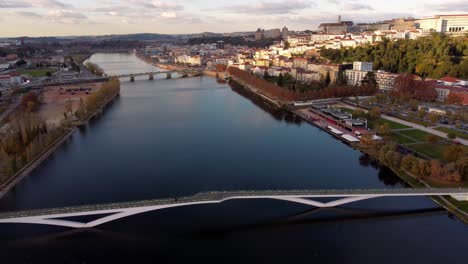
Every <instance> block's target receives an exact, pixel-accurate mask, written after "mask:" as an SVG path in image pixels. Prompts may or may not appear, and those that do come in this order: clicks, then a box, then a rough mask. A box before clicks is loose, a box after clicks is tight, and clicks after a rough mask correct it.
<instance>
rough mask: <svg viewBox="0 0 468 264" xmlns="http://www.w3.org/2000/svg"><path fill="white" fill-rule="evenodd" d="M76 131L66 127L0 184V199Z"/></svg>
mask: <svg viewBox="0 0 468 264" xmlns="http://www.w3.org/2000/svg"><path fill="white" fill-rule="evenodd" d="M75 131H76V128H75V127H73V128H71V129H67V130H66V131H65V133H64V134H62V135H61V136H59V138H57V139H56V140H55V141H54V142H52V143H51V144H50V145H49V146H48V147H47V148H46V149H45V150H44V151H43V152H42V153H40V154H39V155H37V156H36V158H34V159H33V160H32V161H30V162H29V163H28V164H26V166H24V167H23V168H22V169H20V170H19V171H18V172H17V173H15V175H13V176H12V177H11V178H9V179H8V180H7V181H6V182H5V183H3V184H2V185H1V186H0V199H1V198H2V197H3V196H4V195H5V194H7V193H8V192H9V191H10V190H11V189H13V188H14V187H15V186H16V185H17V184H18V183H20V182H21V181H22V180H23V179H24V178H26V177H27V176H28V175H29V174H30V173H31V172H33V171H34V170H35V169H36V168H37V167H38V166H39V165H41V164H42V162H44V161H45V160H46V159H47V158H49V157H50V156H51V155H52V154H53V153H54V152H55V151H56V150H57V149H58V148H59V147H60V146H62V144H63V143H65V142H66V141H67V140H68V139H69V138H70V137H71V136H72V135H73V134H74V133H75Z"/></svg>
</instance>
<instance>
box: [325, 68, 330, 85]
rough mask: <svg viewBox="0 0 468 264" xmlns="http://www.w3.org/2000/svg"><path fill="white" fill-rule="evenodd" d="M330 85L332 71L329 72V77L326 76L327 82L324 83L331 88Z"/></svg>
mask: <svg viewBox="0 0 468 264" xmlns="http://www.w3.org/2000/svg"><path fill="white" fill-rule="evenodd" d="M330 83H331V76H330V71H327V75H326V76H325V81H324V84H325V87H328V86H330Z"/></svg>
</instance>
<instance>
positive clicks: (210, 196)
mask: <svg viewBox="0 0 468 264" xmlns="http://www.w3.org/2000/svg"><path fill="white" fill-rule="evenodd" d="M404 194H411V195H434V196H437V195H456V194H467V195H468V189H462V188H459V189H432V188H425V189H373V190H369V189H367V190H366V189H362V190H356V189H349V190H262V191H215V192H203V193H197V194H194V195H191V196H184V197H174V198H164V199H155V200H143V201H130V202H122V203H109V204H95V205H83V206H70V207H62V208H50V209H38V210H24V211H16V212H5V213H0V219H6V218H18V217H28V216H31V215H34V216H41V215H54V214H63V213H70V212H73V213H76V212H88V211H106V210H118V209H122V208H136V207H147V206H159V205H175V204H182V203H198V202H200V203H202V202H216V201H223V200H226V199H231V198H235V197H243V198H245V199H247V198H248V197H265V198H268V197H278V196H282V197H286V196H291V197H308V196H323V197H325V196H330V197H350V196H377V197H378V196H392V195H394V196H396V195H404Z"/></svg>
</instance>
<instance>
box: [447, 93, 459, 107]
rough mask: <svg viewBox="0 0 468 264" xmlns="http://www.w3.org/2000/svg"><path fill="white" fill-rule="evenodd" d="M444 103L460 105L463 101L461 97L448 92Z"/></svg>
mask: <svg viewBox="0 0 468 264" xmlns="http://www.w3.org/2000/svg"><path fill="white" fill-rule="evenodd" d="M445 103H446V104H451V105H461V104H462V103H463V97H462V96H461V95H459V94H456V93H450V94H449V95H448V96H447V99H446V100H445Z"/></svg>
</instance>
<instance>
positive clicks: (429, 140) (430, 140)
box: [426, 134, 439, 144]
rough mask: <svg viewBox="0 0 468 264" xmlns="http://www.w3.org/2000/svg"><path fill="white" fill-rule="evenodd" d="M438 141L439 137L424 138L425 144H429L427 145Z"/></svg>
mask: <svg viewBox="0 0 468 264" xmlns="http://www.w3.org/2000/svg"><path fill="white" fill-rule="evenodd" d="M438 141H439V137H438V136H436V135H432V134H430V135H427V136H426V142H427V143H429V144H435V143H437V142H438Z"/></svg>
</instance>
